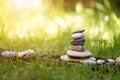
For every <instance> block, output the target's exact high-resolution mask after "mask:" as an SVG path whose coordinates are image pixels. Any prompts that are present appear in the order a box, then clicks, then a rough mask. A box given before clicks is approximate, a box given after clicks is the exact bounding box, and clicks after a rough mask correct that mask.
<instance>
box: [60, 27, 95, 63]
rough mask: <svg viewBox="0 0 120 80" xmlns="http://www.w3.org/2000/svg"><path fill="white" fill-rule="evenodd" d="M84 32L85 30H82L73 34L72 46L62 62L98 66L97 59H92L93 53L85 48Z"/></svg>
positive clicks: (62, 57)
mask: <svg viewBox="0 0 120 80" xmlns="http://www.w3.org/2000/svg"><path fill="white" fill-rule="evenodd" d="M84 31H85V30H84V29H82V30H78V31H74V32H73V33H72V39H73V40H72V41H71V44H72V46H71V47H70V48H69V50H68V51H67V55H63V56H61V59H62V60H64V61H74V62H81V63H90V64H96V59H95V58H94V57H92V53H91V52H89V51H88V50H86V49H85V48H84V44H85V38H84V33H83V32H84Z"/></svg>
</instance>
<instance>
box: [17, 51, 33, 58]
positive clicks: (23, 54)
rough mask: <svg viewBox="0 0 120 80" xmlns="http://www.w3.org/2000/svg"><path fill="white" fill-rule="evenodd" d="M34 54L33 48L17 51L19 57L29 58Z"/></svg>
mask: <svg viewBox="0 0 120 80" xmlns="http://www.w3.org/2000/svg"><path fill="white" fill-rule="evenodd" d="M34 56H35V52H34V51H33V50H26V51H22V52H18V57H19V58H31V57H34Z"/></svg>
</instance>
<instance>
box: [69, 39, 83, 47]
mask: <svg viewBox="0 0 120 80" xmlns="http://www.w3.org/2000/svg"><path fill="white" fill-rule="evenodd" d="M71 44H72V45H75V46H76V45H80V46H83V45H84V44H85V39H84V38H81V39H76V40H72V41H71Z"/></svg>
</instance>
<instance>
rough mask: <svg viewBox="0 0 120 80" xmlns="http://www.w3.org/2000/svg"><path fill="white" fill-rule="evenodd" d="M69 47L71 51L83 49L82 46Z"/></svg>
mask: <svg viewBox="0 0 120 80" xmlns="http://www.w3.org/2000/svg"><path fill="white" fill-rule="evenodd" d="M69 49H70V50H73V51H79V52H84V51H85V49H84V47H83V46H71V47H70V48H69Z"/></svg>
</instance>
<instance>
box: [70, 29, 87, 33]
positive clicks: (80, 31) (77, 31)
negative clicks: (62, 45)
mask: <svg viewBox="0 0 120 80" xmlns="http://www.w3.org/2000/svg"><path fill="white" fill-rule="evenodd" d="M84 31H85V29H79V30H76V31H73V32H72V34H75V33H82V32H84Z"/></svg>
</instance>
